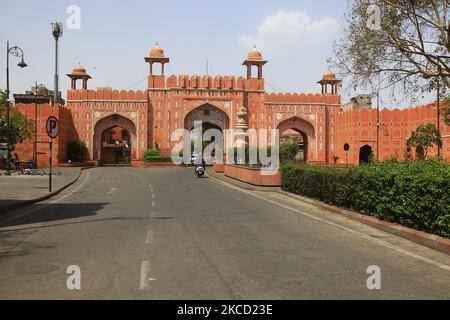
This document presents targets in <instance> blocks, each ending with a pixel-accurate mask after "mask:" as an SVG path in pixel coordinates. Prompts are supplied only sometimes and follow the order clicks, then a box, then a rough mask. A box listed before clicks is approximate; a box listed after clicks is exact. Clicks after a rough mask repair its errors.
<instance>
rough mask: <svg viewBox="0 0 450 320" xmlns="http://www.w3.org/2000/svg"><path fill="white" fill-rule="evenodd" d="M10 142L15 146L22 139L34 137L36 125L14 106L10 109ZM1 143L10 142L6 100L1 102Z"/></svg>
mask: <svg viewBox="0 0 450 320" xmlns="http://www.w3.org/2000/svg"><path fill="white" fill-rule="evenodd" d="M9 115H10V118H9V128H10V130H9V142H10V144H11V145H15V144H16V143H17V142H19V141H20V140H22V139H26V138H31V137H32V136H33V129H34V123H33V122H32V121H29V120H28V119H27V118H26V117H25V116H24V115H23V114H21V113H20V112H19V110H18V109H17V108H16V107H15V106H14V105H12V104H10V107H9ZM0 142H3V143H5V142H8V120H7V107H6V102H5V99H1V100H0Z"/></svg>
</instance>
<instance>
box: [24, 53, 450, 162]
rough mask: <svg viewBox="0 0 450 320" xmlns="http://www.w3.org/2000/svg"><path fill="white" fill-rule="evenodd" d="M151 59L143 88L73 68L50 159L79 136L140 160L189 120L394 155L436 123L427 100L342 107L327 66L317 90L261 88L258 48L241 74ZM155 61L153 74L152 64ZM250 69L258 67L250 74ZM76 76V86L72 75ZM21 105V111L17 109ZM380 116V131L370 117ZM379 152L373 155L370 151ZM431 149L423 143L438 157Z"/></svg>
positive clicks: (98, 152) (339, 152) (446, 142)
mask: <svg viewBox="0 0 450 320" xmlns="http://www.w3.org/2000/svg"><path fill="white" fill-rule="evenodd" d="M144 60H145V62H147V63H148V64H149V76H148V86H147V88H146V90H142V91H126V90H113V89H111V88H97V89H96V90H90V89H88V81H89V79H91V76H90V75H88V74H87V73H86V70H85V69H84V68H83V67H82V66H76V67H75V68H74V69H73V70H72V72H71V73H69V74H68V75H67V76H68V77H69V78H70V79H71V89H70V90H68V92H67V103H66V105H65V106H64V105H56V106H55V107H54V109H53V114H54V115H55V117H57V118H58V119H59V121H60V124H61V132H60V135H59V137H58V138H56V139H55V149H54V162H60V163H61V162H66V161H67V150H66V149H67V143H68V142H69V141H71V140H73V139H79V140H82V141H84V142H85V143H86V146H87V149H88V153H87V155H86V157H87V159H86V160H90V161H96V162H97V163H100V164H102V163H103V164H108V163H111V162H113V161H117V159H119V161H121V162H124V163H131V164H135V165H139V164H143V158H144V151H145V150H146V149H149V148H159V149H160V152H161V154H162V155H170V151H171V150H172V148H173V147H174V146H175V144H176V143H177V142H175V141H173V142H171V141H170V136H171V134H172V132H173V131H174V130H176V129H187V130H191V129H192V128H193V127H194V122H195V121H203V122H204V123H207V124H209V125H210V126H211V127H214V128H217V129H220V130H222V131H223V130H225V129H244V130H245V129H247V128H253V129H269V130H270V129H279V130H280V135H281V136H282V137H283V135H292V134H294V135H296V138H295V140H296V141H298V142H299V143H300V144H301V146H302V158H303V159H304V160H305V161H308V162H315V163H322V164H327V163H329V164H332V163H334V161H336V162H337V164H345V163H346V152H345V150H344V148H343V146H344V144H346V143H348V144H349V146H350V150H349V152H348V163H349V164H357V163H359V162H360V161H365V160H366V159H367V158H368V157H369V155H370V154H372V153H373V154H374V156H375V158H379V159H380V160H383V159H390V158H391V157H392V156H396V157H398V158H399V159H402V158H403V157H404V155H405V154H406V153H409V154H411V155H412V157H414V156H415V150H409V149H408V148H407V146H406V143H405V142H406V140H407V139H408V137H409V136H410V134H411V132H412V131H413V130H415V129H416V127H417V126H418V125H420V124H423V123H436V108H435V106H433V105H427V106H421V107H416V108H408V109H403V110H399V109H394V110H390V109H382V110H381V111H380V113H379V114H377V110H373V109H372V108H371V105H370V98H369V99H368V100H369V101H366V102H364V97H362V98H361V97H360V98H358V99H353V100H352V102H351V103H350V104H347V105H342V103H341V96H340V95H339V92H338V88H339V83H340V81H339V80H338V79H337V78H336V76H335V74H333V73H332V72H331V71H327V72H326V73H325V74H324V75H323V77H322V79H321V80H320V81H319V84H320V85H321V93H319V94H317V93H316V94H311V93H310V94H305V93H269V92H266V91H265V87H264V79H263V66H265V65H266V63H267V61H266V60H264V59H263V56H262V54H261V52H259V51H258V50H257V49H256V48H254V49H253V50H251V51H250V52H249V54H248V56H247V59H245V60H244V62H243V63H242V64H243V65H244V66H245V67H246V71H247V72H246V77H245V78H244V77H242V76H222V75H218V76H215V77H211V76H209V75H206V76H198V75H191V76H188V75H179V76H174V75H172V76H169V77H167V78H166V76H165V66H166V65H167V64H168V63H169V61H170V59H169V58H168V57H167V56H165V53H164V50H163V49H162V48H161V47H159V46H158V45H156V46H155V47H154V48H153V49H151V51H150V54H149V55H148V56H147V57H145V59H144ZM155 64H159V65H161V73H160V74H156V73H155V68H154V65H155ZM253 69H256V70H257V73H256V75H254V74H253ZM79 80H81V81H82V87H81V88H78V87H77V82H78V81H79ZM16 102H18V108H19V110H21V111H22V112H23V113H24V114H27V116H28V117H29V118H30V119H34V120H36V121H37V122H38V123H45V120H46V118H47V117H48V116H49V115H51V114H52V108H51V106H50V105H49V104H48V103H47V104H42V105H39V108H35V105H34V104H30V103H28V104H21V103H20V99H16ZM25 111H26V112H25ZM378 119H379V123H380V126H379V129H377V122H378ZM441 128H442V134H443V148H442V155H443V157H444V158H445V159H446V160H450V126H441ZM48 141H49V138H48V137H47V135H46V132H45V129H44V127H43V126H41V127H39V128H37V132H36V134H35V136H34V137H33V138H32V139H30V140H27V141H24V142H23V143H21V144H18V145H17V146H16V150H17V153H18V154H19V156H20V157H21V158H22V159H36V160H37V162H38V163H40V164H42V165H44V164H48V147H47V146H48V144H46V143H47V142H48ZM377 151H378V154H377ZM436 151H437V150H430V154H433V153H434V154H436Z"/></svg>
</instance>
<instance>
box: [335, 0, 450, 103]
mask: <svg viewBox="0 0 450 320" xmlns="http://www.w3.org/2000/svg"><path fill="white" fill-rule="evenodd" d="M449 10H450V1H449V0H414V1H411V0H409V1H394V0H377V1H373V0H353V1H352V3H351V7H350V10H349V12H348V13H347V14H346V15H345V19H346V22H347V26H346V29H345V33H344V36H343V38H342V39H341V40H340V41H338V42H336V43H335V45H334V52H335V54H334V58H332V59H331V62H332V63H333V64H334V65H336V66H338V67H339V69H340V71H341V73H342V74H344V75H347V76H349V78H351V84H352V85H354V86H357V85H361V86H371V87H372V88H374V87H375V86H374V85H373V84H377V86H378V83H379V82H381V83H380V87H390V88H391V89H392V90H401V91H403V92H404V93H407V94H409V96H410V97H412V98H414V97H416V98H418V97H420V96H421V95H422V93H423V92H426V91H429V90H433V89H435V88H436V86H437V84H438V81H436V80H437V79H439V83H440V86H441V87H442V89H447V90H448V89H450V77H449V76H450V59H449V57H448V56H450V54H449V53H450V18H449V17H450V11H449Z"/></svg>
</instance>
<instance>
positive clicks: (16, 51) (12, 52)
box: [6, 41, 27, 176]
mask: <svg viewBox="0 0 450 320" xmlns="http://www.w3.org/2000/svg"><path fill="white" fill-rule="evenodd" d="M9 55H13V56H15V57H18V58H20V59H21V60H20V62H19V63H18V64H17V65H18V66H19V67H21V68H26V67H27V64H26V63H25V61H24V55H23V50H22V49H20V48H19V47H18V46H14V47H11V48H10V47H9V41H8V42H7V43H6V127H7V134H6V147H7V150H6V175H7V176H10V175H11V154H10V150H9V149H10V142H11V127H10V119H9V92H10V91H9Z"/></svg>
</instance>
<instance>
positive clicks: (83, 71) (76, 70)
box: [72, 63, 86, 75]
mask: <svg viewBox="0 0 450 320" xmlns="http://www.w3.org/2000/svg"><path fill="white" fill-rule="evenodd" d="M72 74H76V75H85V74H86V69H85V68H84V67H82V66H81V65H80V63H78V65H77V66H76V67H74V68H73V69H72Z"/></svg>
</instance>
